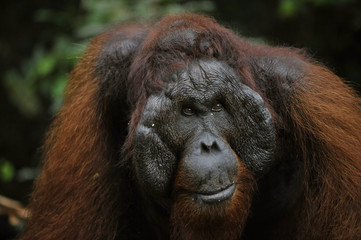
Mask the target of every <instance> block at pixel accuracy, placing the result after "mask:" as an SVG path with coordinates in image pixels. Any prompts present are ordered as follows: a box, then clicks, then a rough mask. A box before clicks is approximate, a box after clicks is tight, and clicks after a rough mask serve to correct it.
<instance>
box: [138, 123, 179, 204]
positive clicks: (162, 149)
mask: <svg viewBox="0 0 361 240" xmlns="http://www.w3.org/2000/svg"><path fill="white" fill-rule="evenodd" d="M133 162H134V166H135V170H136V176H137V179H138V181H139V183H140V184H141V185H142V186H143V188H142V189H144V190H145V191H146V192H147V193H148V194H151V195H153V196H154V197H165V196H167V195H168V194H170V189H171V179H172V176H173V173H174V169H175V164H176V158H175V156H174V154H173V153H172V152H171V151H170V150H169V149H168V147H167V146H166V145H165V144H164V143H163V142H162V140H161V139H160V138H159V136H158V135H157V134H156V133H154V131H153V129H151V128H148V127H146V126H144V125H142V124H140V125H138V127H137V130H136V133H135V136H134V152H133Z"/></svg>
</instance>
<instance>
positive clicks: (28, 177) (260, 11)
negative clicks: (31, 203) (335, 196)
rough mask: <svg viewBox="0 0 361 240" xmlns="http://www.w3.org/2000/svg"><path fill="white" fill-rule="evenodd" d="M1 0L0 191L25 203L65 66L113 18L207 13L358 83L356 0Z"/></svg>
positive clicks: (360, 44)
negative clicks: (302, 52)
mask: <svg viewBox="0 0 361 240" xmlns="http://www.w3.org/2000/svg"><path fill="white" fill-rule="evenodd" d="M1 5H2V6H1V8H2V10H0V11H1V14H0V27H1V28H0V30H1V32H0V195H3V196H7V197H9V198H12V199H15V200H18V201H21V202H22V203H23V204H24V205H26V204H27V201H28V198H29V194H30V192H31V189H32V182H33V180H34V179H35V178H36V176H37V174H38V172H39V163H40V160H41V151H40V147H41V145H42V142H43V139H44V135H45V132H46V129H47V128H48V125H49V123H50V122H51V120H52V119H53V117H54V115H55V114H56V112H57V111H58V109H59V107H60V106H61V104H62V91H63V88H64V86H65V83H66V80H67V76H68V73H69V72H70V70H71V69H72V67H73V66H74V64H75V63H76V62H77V61H78V58H79V56H81V54H82V52H83V51H84V49H85V47H86V45H87V43H88V41H89V39H90V38H91V37H93V36H95V35H96V34H98V33H100V32H101V31H103V30H104V29H106V28H107V27H109V26H111V25H112V24H115V23H119V22H123V21H129V20H139V19H151V20H155V19H158V18H160V17H161V16H163V15H164V14H166V13H181V12H185V11H191V12H197V13H204V14H207V15H211V16H213V17H214V18H216V19H217V20H218V21H219V22H220V23H221V24H223V25H226V26H227V27H229V28H231V29H233V30H234V31H236V32H238V33H239V34H240V35H243V36H245V37H247V38H249V39H250V40H251V41H257V42H263V43H267V44H270V45H282V46H294V47H298V48H304V49H306V50H307V52H308V53H310V55H311V56H313V57H314V58H316V59H317V60H319V61H320V62H323V63H324V64H325V65H326V66H328V67H329V68H331V70H333V71H334V72H335V73H336V74H337V75H339V76H341V77H342V78H343V79H344V80H345V81H346V82H347V83H348V84H350V85H352V87H354V88H355V89H357V90H358V91H361V58H360V56H361V1H358V0H268V1H264V0H252V1H250V0H208V1H188V0H152V1H149V0H103V1H97V0H82V1H76V0H58V1H49V0H17V1H6V2H3V3H2V4H1ZM360 124H361V123H360ZM0 208H1V205H0ZM0 210H1V209H0ZM0 214H1V211H0ZM3 215H4V214H3ZM1 224H2V223H1V222H0V238H1V227H2V226H1ZM17 227H19V226H17Z"/></svg>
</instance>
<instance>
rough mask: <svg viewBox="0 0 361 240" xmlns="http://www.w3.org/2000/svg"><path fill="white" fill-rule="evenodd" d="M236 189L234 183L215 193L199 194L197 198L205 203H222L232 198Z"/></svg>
mask: <svg viewBox="0 0 361 240" xmlns="http://www.w3.org/2000/svg"><path fill="white" fill-rule="evenodd" d="M235 190H236V185H235V184H233V185H231V186H229V187H227V188H226V189H224V190H222V191H220V192H217V193H215V194H197V198H198V199H199V200H201V201H202V202H204V203H220V202H223V201H225V200H227V199H229V198H231V197H232V196H233V193H234V191H235Z"/></svg>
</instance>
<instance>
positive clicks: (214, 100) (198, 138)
mask: <svg viewBox="0 0 361 240" xmlns="http://www.w3.org/2000/svg"><path fill="white" fill-rule="evenodd" d="M166 82H167V87H166V88H165V89H164V90H163V91H162V92H161V93H159V94H158V95H153V96H150V97H149V99H148V101H147V104H146V106H145V108H144V111H143V114H142V116H141V119H140V122H139V124H138V126H137V129H136V134H135V138H134V157H133V161H134V165H135V169H136V175H137V178H138V180H139V183H140V184H141V185H142V189H144V190H145V192H146V194H147V195H149V196H150V197H151V198H152V199H155V200H157V199H158V200H160V199H165V198H170V196H171V193H172V190H173V189H172V186H173V184H174V183H173V181H174V175H175V173H176V172H178V173H179V172H181V173H182V176H184V177H185V178H186V181H187V182H190V183H191V184H189V185H188V186H185V187H184V188H185V189H182V190H183V191H184V192H187V194H189V195H190V196H192V199H193V200H194V201H195V202H196V203H198V204H218V203H220V202H223V201H228V200H230V199H232V196H233V195H234V192H235V191H237V184H236V183H235V182H236V177H237V173H238V168H239V161H241V162H242V164H244V165H245V166H246V167H247V168H248V169H249V170H250V171H251V172H252V173H253V174H254V175H255V176H260V175H262V174H263V173H264V172H266V171H267V169H268V168H269V165H270V163H271V161H272V155H273V150H274V144H275V130H274V125H273V121H272V118H271V115H270V113H269V111H268V109H267V108H266V106H265V104H264V102H263V99H262V98H261V97H260V95H258V94H257V93H256V92H255V91H253V90H252V89H250V88H249V87H247V86H246V85H244V84H242V83H241V80H240V77H239V76H238V75H237V74H236V73H235V72H234V71H233V70H232V69H231V68H230V67H229V66H228V65H227V64H225V63H223V62H219V61H216V60H211V59H201V60H198V61H194V62H191V63H190V64H188V66H187V67H186V68H184V69H179V70H177V71H176V72H174V74H172V76H171V77H170V78H169V79H167V81H166ZM180 166H181V167H180Z"/></svg>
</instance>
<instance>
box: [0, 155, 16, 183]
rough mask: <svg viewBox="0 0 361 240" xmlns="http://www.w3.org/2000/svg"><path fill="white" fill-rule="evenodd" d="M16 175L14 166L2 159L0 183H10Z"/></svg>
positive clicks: (0, 161)
mask: <svg viewBox="0 0 361 240" xmlns="http://www.w3.org/2000/svg"><path fill="white" fill-rule="evenodd" d="M14 175H15V169H14V166H13V165H12V164H11V162H9V161H7V160H5V159H3V158H0V181H2V182H10V181H11V180H12V179H13V178H14Z"/></svg>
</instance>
